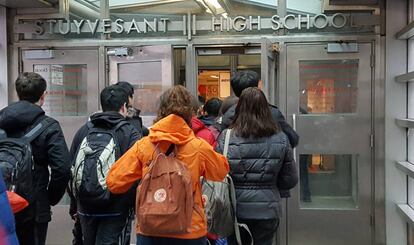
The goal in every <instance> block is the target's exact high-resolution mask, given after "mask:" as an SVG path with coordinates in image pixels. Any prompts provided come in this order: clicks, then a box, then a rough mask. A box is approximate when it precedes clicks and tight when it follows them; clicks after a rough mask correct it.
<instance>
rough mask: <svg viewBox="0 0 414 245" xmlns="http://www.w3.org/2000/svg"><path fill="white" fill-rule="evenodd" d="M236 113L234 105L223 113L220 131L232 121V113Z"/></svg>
mask: <svg viewBox="0 0 414 245" xmlns="http://www.w3.org/2000/svg"><path fill="white" fill-rule="evenodd" d="M235 113H236V106H235V105H234V106H232V107H230V108H229V109H228V110H227V111H226V113H224V115H223V117H222V119H221V120H222V121H221V124H220V127H221V131H223V130H225V129H226V128H229V127H230V125H231V124H232V123H233V119H234V114H235Z"/></svg>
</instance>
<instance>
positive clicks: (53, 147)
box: [0, 101, 71, 223]
mask: <svg viewBox="0 0 414 245" xmlns="http://www.w3.org/2000/svg"><path fill="white" fill-rule="evenodd" d="M44 119H46V120H48V121H50V122H51V124H50V126H49V127H48V128H47V129H46V130H45V131H44V132H43V133H41V134H40V135H39V136H38V137H37V138H36V139H35V140H33V142H32V143H31V146H32V152H33V159H34V163H35V166H34V193H33V198H34V199H33V202H32V203H31V204H30V206H29V207H28V208H26V209H24V210H23V211H21V212H19V213H18V214H16V221H17V222H18V223H20V222H25V221H26V220H28V219H32V218H33V216H34V217H35V219H36V221H37V222H39V223H44V222H49V221H50V220H51V210H50V205H56V204H57V203H58V202H59V200H60V199H61V198H62V196H63V194H64V193H65V188H66V186H67V183H68V181H69V178H70V166H71V164H70V157H69V152H68V148H67V145H66V142H65V138H64V136H63V132H62V129H61V127H60V125H59V123H58V122H57V121H56V120H54V119H52V118H50V117H48V116H46V115H45V112H44V111H43V109H42V108H41V107H40V106H38V105H35V104H33V103H30V102H28V101H19V102H16V103H12V104H10V105H9V106H7V107H6V108H4V109H3V110H1V111H0V128H1V129H3V130H4V131H5V132H6V133H7V136H8V137H14V138H19V137H22V136H23V135H24V134H25V133H26V132H28V130H29V129H31V128H32V127H34V126H35V125H37V124H38V123H40V122H41V121H42V120H44ZM49 169H50V171H49Z"/></svg>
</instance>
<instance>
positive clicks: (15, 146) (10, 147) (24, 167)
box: [0, 118, 54, 203]
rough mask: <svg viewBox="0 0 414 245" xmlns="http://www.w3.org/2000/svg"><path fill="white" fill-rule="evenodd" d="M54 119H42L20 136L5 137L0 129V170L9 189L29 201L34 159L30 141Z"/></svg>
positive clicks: (32, 187) (30, 200) (31, 190)
mask: <svg viewBox="0 0 414 245" xmlns="http://www.w3.org/2000/svg"><path fill="white" fill-rule="evenodd" d="M53 122H54V121H51V120H48V119H47V118H46V119H43V120H42V121H41V122H40V123H38V124H36V126H34V127H33V128H32V129H31V130H30V131H29V132H28V133H26V134H25V135H24V136H23V137H21V138H10V137H7V135H6V133H5V132H4V131H3V130H0V135H1V137H0V170H1V173H2V175H3V178H4V182H5V183H6V188H7V190H9V191H12V192H15V193H17V194H18V195H19V196H21V197H23V198H24V199H26V201H28V202H29V203H30V202H32V201H33V190H34V183H33V176H34V174H33V172H34V167H35V166H34V161H33V154H32V147H31V144H30V143H31V142H32V141H33V140H35V139H36V138H37V137H38V136H39V135H40V134H42V133H43V132H44V131H45V130H46V129H47V128H48V127H49V126H50V125H51V124H52V123H53Z"/></svg>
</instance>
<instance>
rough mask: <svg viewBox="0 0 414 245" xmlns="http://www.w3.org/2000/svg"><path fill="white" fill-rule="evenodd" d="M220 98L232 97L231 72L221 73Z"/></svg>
mask: <svg viewBox="0 0 414 245" xmlns="http://www.w3.org/2000/svg"><path fill="white" fill-rule="evenodd" d="M219 81H220V97H221V98H226V97H229V96H230V72H220V73H219Z"/></svg>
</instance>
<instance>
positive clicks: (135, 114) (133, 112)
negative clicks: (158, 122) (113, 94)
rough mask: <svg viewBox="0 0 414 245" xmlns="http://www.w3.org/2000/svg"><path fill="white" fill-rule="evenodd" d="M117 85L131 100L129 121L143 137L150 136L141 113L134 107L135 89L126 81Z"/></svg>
mask: <svg viewBox="0 0 414 245" xmlns="http://www.w3.org/2000/svg"><path fill="white" fill-rule="evenodd" d="M117 85H119V86H120V87H121V88H123V89H124V90H125V92H126V93H127V95H128V98H129V103H128V114H127V120H128V121H130V122H131V124H132V125H133V126H135V127H136V128H137V129H138V131H140V132H141V134H142V136H147V135H148V134H149V131H148V128H146V127H145V126H144V124H143V123H142V118H141V117H140V115H139V114H140V113H141V111H140V110H139V109H137V108H135V107H133V104H134V87H133V86H132V85H131V84H130V83H129V82H125V81H122V82H118V83H117Z"/></svg>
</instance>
